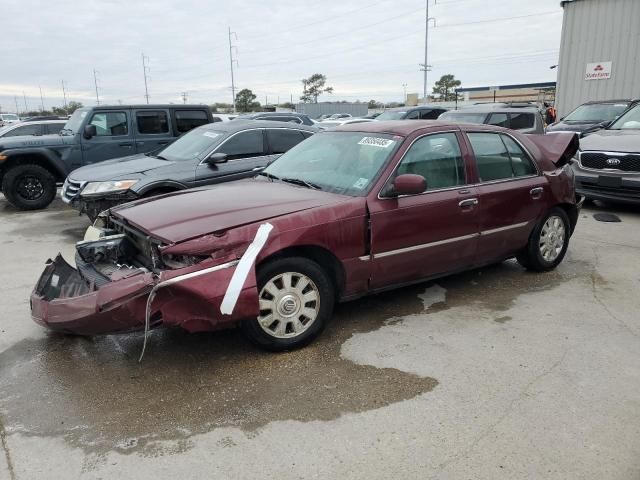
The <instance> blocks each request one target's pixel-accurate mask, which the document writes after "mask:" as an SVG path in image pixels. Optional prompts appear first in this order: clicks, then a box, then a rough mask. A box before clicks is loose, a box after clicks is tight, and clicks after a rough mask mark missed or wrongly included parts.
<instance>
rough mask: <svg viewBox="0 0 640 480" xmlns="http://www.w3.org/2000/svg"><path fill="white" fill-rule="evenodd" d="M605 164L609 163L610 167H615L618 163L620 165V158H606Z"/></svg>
mask: <svg viewBox="0 0 640 480" xmlns="http://www.w3.org/2000/svg"><path fill="white" fill-rule="evenodd" d="M607 165H609V166H611V167H617V166H618V165H620V159H619V158H607Z"/></svg>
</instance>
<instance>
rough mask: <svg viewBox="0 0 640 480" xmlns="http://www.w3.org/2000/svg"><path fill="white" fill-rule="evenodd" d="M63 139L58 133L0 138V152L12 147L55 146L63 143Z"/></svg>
mask: <svg viewBox="0 0 640 480" xmlns="http://www.w3.org/2000/svg"><path fill="white" fill-rule="evenodd" d="M67 138H69V137H67ZM64 139H65V137H63V136H62V135H58V134H57V133H54V134H51V135H39V136H37V137H35V136H33V135H23V136H18V137H6V138H0V152H1V151H4V150H10V149H12V148H41V147H55V146H58V145H64V144H65V143H66V142H65V141H64Z"/></svg>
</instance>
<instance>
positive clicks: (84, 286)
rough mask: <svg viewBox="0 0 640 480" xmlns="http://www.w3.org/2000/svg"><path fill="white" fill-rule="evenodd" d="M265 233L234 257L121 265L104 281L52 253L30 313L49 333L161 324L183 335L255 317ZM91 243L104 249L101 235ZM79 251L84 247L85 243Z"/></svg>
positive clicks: (103, 331)
mask: <svg viewBox="0 0 640 480" xmlns="http://www.w3.org/2000/svg"><path fill="white" fill-rule="evenodd" d="M265 226H266V225H265ZM269 227H271V225H269ZM259 231H260V229H259ZM269 231H270V228H268V229H266V231H265V230H264V229H263V230H262V232H263V233H262V234H261V235H260V236H258V235H257V236H256V239H255V240H254V242H253V243H252V244H251V245H250V246H249V248H248V249H247V251H246V252H245V254H244V255H243V256H242V258H241V259H240V260H238V259H237V257H233V258H231V257H229V258H226V259H215V260H214V259H210V260H206V261H204V262H202V263H200V264H197V265H193V266H190V267H187V268H183V269H179V270H163V271H160V273H152V272H150V271H148V270H147V269H145V268H131V267H125V268H116V269H114V270H113V271H112V272H111V273H108V274H107V275H106V279H105V278H104V277H105V275H104V269H103V274H102V276H100V275H94V274H88V273H87V272H91V271H92V269H91V266H89V267H86V266H85V267H84V268H81V269H76V268H73V267H72V266H70V265H69V264H68V263H67V262H66V261H65V260H64V259H63V258H62V256H61V255H58V256H57V257H56V258H55V260H50V261H48V263H47V266H46V267H45V270H44V272H43V273H42V275H41V277H40V280H39V281H38V283H37V285H36V288H35V289H34V291H33V292H32V294H31V315H32V318H33V320H34V321H35V322H36V323H38V324H40V325H42V326H45V327H47V328H50V329H51V330H55V331H60V332H64V333H73V334H80V335H96V334H111V333H123V332H130V331H135V330H141V329H143V328H145V327H146V329H150V328H154V327H157V326H160V325H164V326H177V327H181V328H184V329H185V330H188V331H190V332H196V331H206V330H216V329H220V328H224V327H227V326H229V325H232V324H234V323H235V322H236V321H238V320H243V319H246V318H251V317H255V316H257V315H258V313H259V310H258V292H257V285H256V274H255V259H256V256H257V255H258V253H259V251H260V250H261V249H262V247H263V246H264V243H265V242H266V238H267V236H268V233H269ZM258 237H260V241H258ZM89 243H91V242H89ZM95 243H96V244H98V243H100V247H103V246H104V240H101V241H99V242H95ZM79 248H80V247H79ZM81 248H83V249H85V250H86V249H87V242H83V243H82V246H81ZM113 248H121V247H120V246H114V247H113ZM85 258H86V256H85ZM81 261H82V259H79V260H77V263H78V264H81ZM118 267H121V266H120V265H118ZM96 278H97V279H98V280H99V281H96ZM223 312H224V313H223Z"/></svg>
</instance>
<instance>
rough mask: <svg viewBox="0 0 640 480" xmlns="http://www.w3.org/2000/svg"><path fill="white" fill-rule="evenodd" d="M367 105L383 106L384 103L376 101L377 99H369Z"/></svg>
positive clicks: (373, 106) (372, 106)
mask: <svg viewBox="0 0 640 480" xmlns="http://www.w3.org/2000/svg"><path fill="white" fill-rule="evenodd" d="M367 107H368V108H371V109H373V108H383V107H384V105H383V104H382V103H380V102H376V101H375V100H369V103H367Z"/></svg>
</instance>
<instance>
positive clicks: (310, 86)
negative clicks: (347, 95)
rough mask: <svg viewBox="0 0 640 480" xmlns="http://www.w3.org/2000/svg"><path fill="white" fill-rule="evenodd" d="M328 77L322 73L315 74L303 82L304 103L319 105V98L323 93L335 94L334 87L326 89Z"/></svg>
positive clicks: (301, 98) (302, 97)
mask: <svg viewBox="0 0 640 480" xmlns="http://www.w3.org/2000/svg"><path fill="white" fill-rule="evenodd" d="M326 83H327V77H326V76H325V75H323V74H321V73H314V74H313V75H311V76H310V77H309V78H304V79H303V80H302V96H301V97H300V100H302V101H303V102H304V103H318V97H319V96H320V95H322V94H323V93H333V87H325V85H326Z"/></svg>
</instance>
